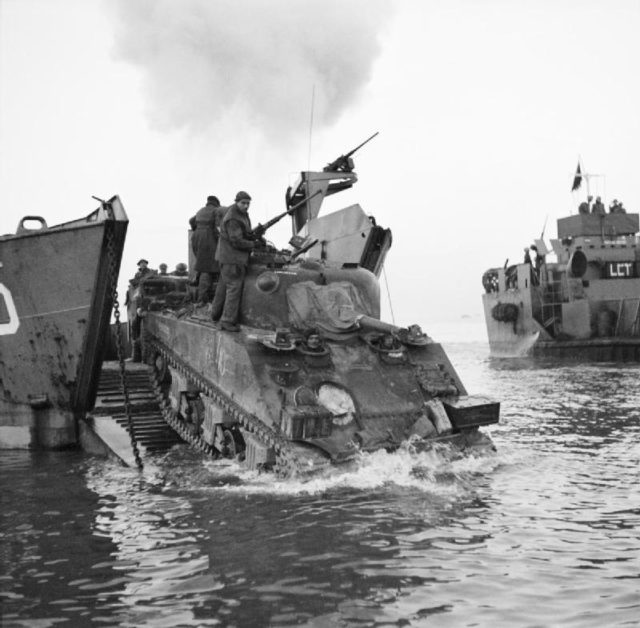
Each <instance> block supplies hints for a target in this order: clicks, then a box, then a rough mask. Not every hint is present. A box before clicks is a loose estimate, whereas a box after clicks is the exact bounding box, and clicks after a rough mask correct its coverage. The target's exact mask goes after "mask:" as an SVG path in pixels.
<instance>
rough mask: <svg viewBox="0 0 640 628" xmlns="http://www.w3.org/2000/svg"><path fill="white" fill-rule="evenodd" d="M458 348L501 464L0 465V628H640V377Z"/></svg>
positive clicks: (11, 460)
mask: <svg viewBox="0 0 640 628" xmlns="http://www.w3.org/2000/svg"><path fill="white" fill-rule="evenodd" d="M445 348H446V349H447V351H448V353H449V356H450V358H451V360H452V362H453V363H454V365H455V366H456V368H457V369H458V371H459V373H460V375H461V377H462V379H463V381H464V382H465V385H466V386H467V388H468V390H469V392H476V393H483V394H487V395H490V396H493V397H495V398H497V399H499V400H501V401H502V419H501V424H500V425H498V426H495V427H492V428H490V429H489V430H488V431H489V432H490V434H491V437H492V439H493V441H494V442H495V445H496V448H497V451H496V452H495V453H494V454H487V455H484V456H480V457H469V456H467V457H460V456H458V455H456V454H455V452H451V451H448V450H447V449H441V450H438V451H436V452H430V453H421V454H418V453H415V452H414V451H412V450H411V449H410V448H405V449H404V450H402V451H399V452H396V453H393V454H388V453H385V452H379V453H376V454H373V455H363V456H362V457H361V459H360V460H358V461H357V463H356V464H354V465H352V466H351V467H350V468H349V469H347V470H345V471H342V472H337V473H335V474H333V475H330V476H328V477H324V478H318V479H314V480H312V481H310V482H296V481H278V480H275V479H273V478H272V477H270V476H268V475H257V474H253V473H248V472H246V471H243V470H242V469H241V468H240V467H239V466H238V465H237V464H235V463H232V462H226V463H217V462H212V461H210V460H205V459H203V458H202V457H201V456H200V455H198V454H196V453H194V452H192V451H190V450H188V449H186V448H177V449H175V450H173V451H171V452H169V453H168V454H166V455H165V456H164V457H162V458H158V459H156V460H154V461H153V462H152V463H149V464H147V466H146V468H145V470H144V472H143V473H138V472H136V471H134V470H130V469H125V468H122V467H119V466H117V465H115V464H112V463H109V462H106V461H104V460H100V459H91V458H87V457H84V456H83V455H82V454H80V453H78V452H66V453H38V454H36V453H29V452H7V451H3V452H0V484H1V487H0V499H1V509H0V533H1V541H0V603H1V610H2V613H1V615H2V620H1V625H2V626H29V627H34V626H35V627H45V626H100V625H103V626H170V627H176V626H317V627H325V626H326V627H333V626H456V627H457V626H576V627H578V626H579V627H582V626H597V627H601V626H636V625H639V624H640V489H639V479H640V464H639V463H640V421H639V419H640V409H639V407H640V388H639V385H638V381H639V380H638V377H639V375H640V367H639V366H636V365H628V364H626V365H625V364H615V365H611V364H576V363H572V362H570V361H566V362H559V361H541V360H535V361H534V360H516V361H504V360H503V361H494V360H491V359H489V357H488V348H487V345H486V344H484V343H482V342H469V343H464V344H455V343H445Z"/></svg>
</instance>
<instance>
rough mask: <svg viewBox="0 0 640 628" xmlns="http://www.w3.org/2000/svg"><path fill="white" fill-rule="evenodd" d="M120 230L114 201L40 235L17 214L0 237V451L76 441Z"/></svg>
mask: <svg viewBox="0 0 640 628" xmlns="http://www.w3.org/2000/svg"><path fill="white" fill-rule="evenodd" d="M30 225H33V228H30V227H29V226H30ZM127 225H128V219H127V216H126V213H125V211H124V208H123V207H122V203H121V202H120V199H119V198H118V197H117V196H114V197H113V198H112V199H111V200H109V201H106V202H101V204H100V207H98V209H96V210H95V211H93V212H91V213H90V214H89V215H88V216H86V217H85V218H81V219H79V220H74V221H71V222H67V223H64V224H60V225H56V226H53V227H47V224H46V222H45V220H44V219H43V218H41V217H39V216H27V217H25V218H23V219H22V220H21V221H20V224H19V225H18V229H17V232H16V233H15V234H13V235H4V236H0V448H45V449H56V448H63V447H68V446H73V445H76V444H77V443H78V419H79V418H80V417H82V416H83V415H84V413H85V412H86V411H87V410H89V409H91V408H92V407H93V404H94V401H95V397H96V390H97V385H98V378H99V375H100V368H101V365H102V351H103V347H104V344H105V338H106V337H107V334H108V331H109V322H110V317H111V310H112V307H113V294H114V288H115V285H116V281H117V278H118V273H119V270H120V261H121V257H122V250H123V247H124V240H125V235H126V230H127Z"/></svg>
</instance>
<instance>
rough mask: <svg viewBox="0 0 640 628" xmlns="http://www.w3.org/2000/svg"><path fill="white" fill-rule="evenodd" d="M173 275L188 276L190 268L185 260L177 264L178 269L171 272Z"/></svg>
mask: <svg viewBox="0 0 640 628" xmlns="http://www.w3.org/2000/svg"><path fill="white" fill-rule="evenodd" d="M171 275H172V276H173V277H188V276H189V270H188V268H187V265H186V264H185V263H184V262H180V263H179V264H176V269H175V270H174V271H173V272H172V273H171Z"/></svg>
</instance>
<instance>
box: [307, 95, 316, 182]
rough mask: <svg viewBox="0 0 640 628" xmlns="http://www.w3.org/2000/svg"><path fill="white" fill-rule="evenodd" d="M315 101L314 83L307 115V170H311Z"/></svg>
mask: <svg viewBox="0 0 640 628" xmlns="http://www.w3.org/2000/svg"><path fill="white" fill-rule="evenodd" d="M315 102H316V84H315V83H314V84H313V87H312V88H311V115H310V116H309V155H308V157H307V170H311V140H312V138H313V110H314V106H315Z"/></svg>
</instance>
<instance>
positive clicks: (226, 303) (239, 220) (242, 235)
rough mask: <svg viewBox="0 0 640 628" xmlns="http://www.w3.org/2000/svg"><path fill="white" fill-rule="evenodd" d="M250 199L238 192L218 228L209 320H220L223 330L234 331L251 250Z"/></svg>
mask: <svg viewBox="0 0 640 628" xmlns="http://www.w3.org/2000/svg"><path fill="white" fill-rule="evenodd" d="M250 203H251V197H250V196H249V195H248V194H247V193H246V192H238V193H237V194H236V201H235V203H233V205H231V206H230V207H229V209H228V210H227V213H226V214H225V216H224V219H223V221H222V225H221V227H220V242H219V243H218V251H217V253H216V259H217V260H218V262H220V280H219V281H218V286H217V288H216V294H215V297H214V299H213V305H212V308H211V317H212V318H213V320H218V319H220V327H221V329H224V330H226V331H238V330H239V329H240V328H239V327H238V325H237V322H238V315H239V313H240V299H241V297H242V287H243V286H244V277H245V275H246V272H247V265H248V264H249V255H250V253H251V251H252V250H253V249H254V248H255V245H256V243H255V238H254V237H253V234H252V233H251V220H250V219H249V205H250Z"/></svg>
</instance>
